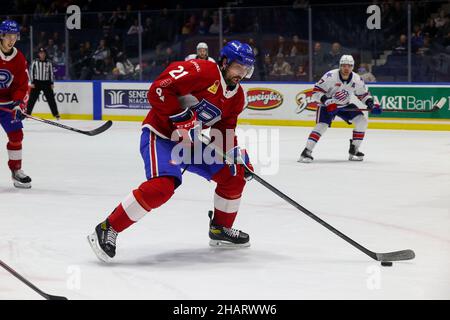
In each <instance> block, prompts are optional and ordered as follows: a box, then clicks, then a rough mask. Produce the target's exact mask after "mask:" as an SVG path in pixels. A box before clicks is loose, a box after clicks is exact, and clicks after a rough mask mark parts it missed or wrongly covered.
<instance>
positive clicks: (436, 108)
mask: <svg viewBox="0 0 450 320" xmlns="http://www.w3.org/2000/svg"><path fill="white" fill-rule="evenodd" d="M445 101H446V98H445V97H442V98H441V99H440V100H439V101H438V102H437V103H436V104H435V105H434V106H433V107H432V108H431V109H430V110H403V109H381V110H383V112H413V113H433V112H437V111H439V110H441V109H442V107H443V106H444V104H445ZM341 111H370V109H367V108H364V109H359V108H358V109H343V110H341Z"/></svg>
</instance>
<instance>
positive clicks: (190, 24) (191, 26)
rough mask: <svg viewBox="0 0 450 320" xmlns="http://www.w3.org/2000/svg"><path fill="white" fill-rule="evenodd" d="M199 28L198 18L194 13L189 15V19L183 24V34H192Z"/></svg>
mask: <svg viewBox="0 0 450 320" xmlns="http://www.w3.org/2000/svg"><path fill="white" fill-rule="evenodd" d="M196 29H197V18H196V17H195V15H194V14H192V15H191V16H190V17H189V20H188V21H187V22H186V23H185V24H184V25H183V28H181V34H184V35H192V34H194V33H195V32H196Z"/></svg>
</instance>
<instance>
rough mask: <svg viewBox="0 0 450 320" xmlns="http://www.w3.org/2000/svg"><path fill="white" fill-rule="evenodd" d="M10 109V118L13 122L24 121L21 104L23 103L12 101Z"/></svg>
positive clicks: (22, 105)
mask: <svg viewBox="0 0 450 320" xmlns="http://www.w3.org/2000/svg"><path fill="white" fill-rule="evenodd" d="M9 108H10V109H12V111H13V112H12V118H13V121H14V122H16V121H22V120H23V119H25V114H24V113H25V104H24V103H23V101H20V100H17V101H14V102H13V103H12V104H11V105H10V106H9Z"/></svg>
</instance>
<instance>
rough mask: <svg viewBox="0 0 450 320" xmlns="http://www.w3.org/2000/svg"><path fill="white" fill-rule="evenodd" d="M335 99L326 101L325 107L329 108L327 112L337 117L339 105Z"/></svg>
mask: <svg viewBox="0 0 450 320" xmlns="http://www.w3.org/2000/svg"><path fill="white" fill-rule="evenodd" d="M336 102H337V101H336V100H335V99H328V100H326V101H325V103H324V105H325V107H326V108H327V112H328V113H330V114H332V115H335V114H336V113H337V112H338V104H337V103H336Z"/></svg>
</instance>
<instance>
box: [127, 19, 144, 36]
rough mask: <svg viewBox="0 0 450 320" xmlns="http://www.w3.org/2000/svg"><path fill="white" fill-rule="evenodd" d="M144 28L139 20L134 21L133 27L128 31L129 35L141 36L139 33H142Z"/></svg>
mask: <svg viewBox="0 0 450 320" xmlns="http://www.w3.org/2000/svg"><path fill="white" fill-rule="evenodd" d="M142 31H143V28H142V26H140V25H139V22H138V20H137V19H134V22H133V25H132V26H131V27H130V29H128V32H127V34H128V35H133V34H139V32H142Z"/></svg>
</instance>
